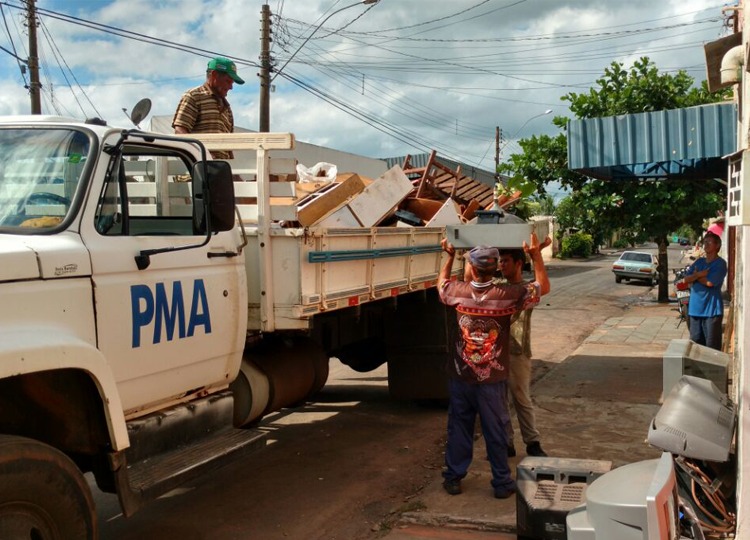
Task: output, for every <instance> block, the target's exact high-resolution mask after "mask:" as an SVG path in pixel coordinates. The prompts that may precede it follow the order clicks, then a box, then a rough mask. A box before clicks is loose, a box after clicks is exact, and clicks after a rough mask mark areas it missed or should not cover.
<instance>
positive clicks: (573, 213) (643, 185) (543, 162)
mask: <svg viewBox="0 0 750 540" xmlns="http://www.w3.org/2000/svg"><path fill="white" fill-rule="evenodd" d="M730 91H731V89H724V90H722V91H719V92H716V93H713V94H712V93H710V92H709V91H708V87H707V85H706V83H705V82H703V83H702V84H701V85H700V86H696V85H694V80H693V78H692V77H691V76H690V75H688V74H687V73H686V72H684V71H678V72H677V73H660V72H659V70H658V69H657V68H656V66H655V65H654V64H653V63H652V62H651V60H650V59H648V58H645V57H644V58H640V59H639V60H637V61H635V62H634V64H633V66H632V67H631V68H629V69H625V67H624V66H623V64H621V63H619V62H612V64H610V66H609V67H607V68H606V69H605V71H604V74H603V76H602V77H600V78H599V79H598V80H597V81H596V84H595V86H594V87H593V88H591V89H590V90H589V91H588V92H584V93H580V94H578V93H569V94H567V95H565V96H564V97H563V100H565V101H568V102H569V103H570V111H571V113H572V114H573V115H574V116H575V118H597V117H604V116H614V115H622V114H632V113H642V112H652V111H660V110H665V109H676V108H682V107H691V106H696V105H702V104H706V103H714V102H718V101H723V100H726V99H728V98H729V97H730V96H731V94H730ZM553 123H554V125H556V126H557V127H558V128H560V133H559V134H558V135H556V136H548V135H542V136H538V137H536V136H535V137H531V138H530V139H524V140H521V141H519V145H520V146H521V148H522V149H523V153H522V154H514V155H511V156H510V158H509V161H508V162H507V163H505V164H503V165H501V167H500V168H501V170H502V172H503V173H504V174H507V175H509V176H522V177H524V178H526V179H528V180H531V181H533V182H535V183H536V184H537V186H538V192H539V193H540V194H543V193H544V192H545V191H544V188H545V186H546V185H548V184H549V183H550V182H559V183H560V184H561V185H562V186H563V187H567V188H569V189H570V191H571V192H572V195H571V196H570V197H569V198H568V199H567V200H565V199H564V200H563V201H561V203H560V204H559V205H558V208H557V209H556V211H555V215H556V216H557V219H558V221H559V223H560V225H561V227H562V228H563V229H566V228H577V229H579V230H582V231H585V232H587V233H589V234H590V235H591V236H592V237H593V239H594V245H599V244H601V243H602V240H603V239H604V238H608V237H609V235H611V233H612V232H613V231H619V232H620V234H622V235H623V237H624V238H625V239H627V241H628V242H631V243H639V242H642V241H645V240H647V239H652V240H654V241H656V242H657V243H658V244H659V245H660V246H666V238H667V236H668V235H670V234H671V232H672V231H675V230H679V229H680V228H681V227H687V228H689V229H692V230H693V231H699V230H700V228H701V226H702V223H703V220H704V219H705V218H708V217H713V216H715V215H716V212H717V211H718V210H719V209H721V208H723V207H724V205H725V201H724V197H725V193H724V188H723V187H722V186H721V185H720V184H719V183H718V182H714V181H712V180H710V179H698V180H685V179H683V180H651V179H636V180H628V181H621V182H616V181H606V182H605V181H600V180H594V179H591V178H587V177H585V176H583V175H581V174H579V173H577V172H574V171H570V170H568V161H567V135H566V133H565V129H566V125H567V118H565V117H562V116H559V117H556V118H555V119H554V121H553ZM686 236H688V237H694V235H686ZM664 249H665V250H666V247H665V248H664ZM664 253H665V254H666V251H664ZM664 257H665V258H666V255H664ZM666 275H667V274H666V272H662V276H666ZM665 283H666V282H665ZM666 294H667V288H666V286H664V287H661V286H660V288H659V300H666Z"/></svg>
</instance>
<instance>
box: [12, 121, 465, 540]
mask: <svg viewBox="0 0 750 540" xmlns="http://www.w3.org/2000/svg"><path fill="white" fill-rule="evenodd" d="M202 138H203V139H204V141H205V142H200V141H199V140H197V139H195V138H189V137H180V136H172V135H160V134H155V133H144V132H141V131H139V130H123V129H118V128H113V127H110V126H106V125H100V124H98V123H84V122H78V121H75V120H71V119H65V118H59V117H47V116H33V117H30V116H26V117H5V118H0V156H2V158H1V160H0V305H2V306H3V309H2V311H0V320H2V324H0V333H1V334H2V337H1V338H0V538H3V539H13V540H15V539H17V538H25V539H28V538H38V539H52V538H63V539H66V540H68V539H73V538H96V537H97V524H96V513H95V511H94V509H93V502H92V496H91V492H90V490H89V488H88V485H87V482H86V481H85V479H84V476H83V475H84V473H88V472H91V473H93V475H94V477H95V479H96V482H97V485H98V486H99V488H100V489H102V490H104V491H107V492H116V493H117V494H118V496H119V500H120V503H121V506H122V509H123V512H124V514H125V515H131V514H133V513H134V512H135V511H136V510H137V509H138V507H139V506H140V505H141V504H142V503H143V502H145V501H147V500H149V499H152V498H154V497H157V496H159V495H161V494H163V493H165V492H167V491H168V490H170V489H173V488H174V487H176V486H177V485H179V484H180V483H182V482H184V481H186V480H188V479H190V478H192V477H193V476H195V475H198V474H202V473H204V472H205V470H206V469H208V468H211V467H216V466H218V465H219V464H221V463H223V461H224V460H225V459H229V458H236V457H238V456H239V455H241V454H242V453H243V452H245V451H247V450H249V449H251V448H254V447H256V446H258V445H262V444H263V436H262V434H261V433H260V432H259V431H257V430H255V429H253V426H254V424H256V423H257V422H258V421H259V419H261V418H262V416H263V415H264V414H267V413H269V412H270V411H274V410H278V409H280V408H283V407H287V406H290V405H293V404H297V403H300V402H302V401H304V400H305V399H306V398H307V397H309V396H310V395H312V394H313V393H315V392H316V391H318V390H319V389H320V388H321V387H322V386H323V385H324V384H325V381H326V378H327V376H328V361H329V358H330V357H332V356H335V357H337V358H339V359H340V360H341V361H342V362H344V363H346V364H348V365H350V366H351V367H353V368H354V369H357V370H360V371H368V370H371V369H374V368H375V367H377V366H379V365H382V363H383V362H386V361H387V362H388V365H389V384H390V386H391V390H392V393H394V394H396V395H397V396H400V397H406V398H435V397H443V396H444V391H445V390H444V386H443V384H442V383H443V379H442V377H443V375H442V371H441V368H442V362H443V358H444V353H445V352H446V314H445V313H446V312H445V310H444V309H443V308H442V306H441V305H440V304H439V302H438V300H437V294H436V291H435V285H436V281H437V275H438V271H439V269H440V264H441V251H440V246H439V244H440V239H441V238H442V236H443V235H444V232H445V231H444V228H442V227H430V228H425V227H423V228H418V227H415V228H402V227H381V228H378V227H373V228H353V229H316V228H315V227H307V228H304V227H284V226H282V225H281V224H282V222H283V221H284V220H288V219H289V215H288V210H289V208H286V210H285V209H284V208H283V207H282V206H278V207H276V206H274V205H272V204H271V199H272V198H273V197H277V196H278V197H290V196H292V195H293V188H294V183H291V182H269V171H270V170H271V169H272V167H273V164H272V160H271V158H270V157H269V153H270V152H271V151H272V150H273V149H288V148H291V147H293V145H294V138H293V136H292V135H291V134H243V135H229V136H213V135H209V136H203V137H202ZM217 148H228V149H235V150H237V151H241V150H253V151H255V152H256V163H255V167H254V169H253V170H250V169H248V170H239V169H238V170H234V171H232V170H231V168H230V167H229V166H228V164H227V163H225V162H217V161H211V160H210V159H208V158H209V154H208V151H210V150H211V149H217ZM207 149H208V151H207ZM233 173H234V174H235V175H240V176H241V177H244V178H245V179H251V180H254V181H243V182H234V181H233ZM235 192H236V200H237V201H240V200H243V201H246V202H247V201H249V202H247V203H246V204H245V203H243V204H237V205H236V204H235ZM285 212H286V214H285ZM276 214H279V215H276ZM459 264H460V263H457V267H456V268H455V269H454V271H455V272H456V273H457V274H458V273H459V272H460V268H459V267H458V265H459Z"/></svg>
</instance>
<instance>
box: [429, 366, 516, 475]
mask: <svg viewBox="0 0 750 540" xmlns="http://www.w3.org/2000/svg"><path fill="white" fill-rule="evenodd" d="M449 389H450V401H449V404H448V442H447V445H446V448H445V472H443V478H445V479H446V480H460V479H462V478H463V477H465V476H466V472H467V471H468V469H469V465H470V464H471V459H472V452H473V450H474V425H475V421H476V416H477V413H478V414H479V421H480V423H481V426H482V434H483V435H484V440H485V444H486V445H487V457H488V458H489V462H490V468H491V470H492V482H491V484H492V487H493V488H495V489H498V488H500V489H506V488H511V487H515V482H514V481H513V478H512V477H511V475H510V467H508V438H507V435H506V433H505V429H504V428H503V426H505V425H506V424H507V423H508V422H509V420H510V418H509V415H508V409H507V408H506V403H507V401H506V393H507V385H506V381H501V382H498V383H488V384H469V383H467V382H464V381H461V380H458V379H453V378H452V379H450V381H449Z"/></svg>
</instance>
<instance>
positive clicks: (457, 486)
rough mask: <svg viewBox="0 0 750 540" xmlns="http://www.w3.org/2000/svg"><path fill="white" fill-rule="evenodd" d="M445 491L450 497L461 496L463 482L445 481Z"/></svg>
mask: <svg viewBox="0 0 750 540" xmlns="http://www.w3.org/2000/svg"><path fill="white" fill-rule="evenodd" d="M443 489H444V490H445V491H446V493H448V495H460V494H461V480H444V481H443Z"/></svg>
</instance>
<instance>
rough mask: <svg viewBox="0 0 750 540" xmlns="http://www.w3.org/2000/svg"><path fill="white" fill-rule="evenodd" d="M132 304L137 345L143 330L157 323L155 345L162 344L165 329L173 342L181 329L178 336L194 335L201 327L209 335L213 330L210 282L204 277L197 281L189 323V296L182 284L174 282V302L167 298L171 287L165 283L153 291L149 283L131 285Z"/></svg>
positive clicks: (134, 346) (134, 337)
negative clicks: (186, 297) (184, 292)
mask: <svg viewBox="0 0 750 540" xmlns="http://www.w3.org/2000/svg"><path fill="white" fill-rule="evenodd" d="M130 305H131V312H132V319H133V338H132V339H133V341H132V343H133V348H134V349H136V348H138V347H140V346H141V329H142V328H144V327H146V326H148V325H150V324H153V325H154V333H153V344H154V345H156V344H157V343H161V338H162V328H164V333H165V334H166V340H167V341H172V340H173V339H174V336H175V330H176V331H177V337H178V339H182V338H185V337H192V336H194V335H195V330H196V328H197V327H199V326H202V327H203V330H204V332H205V333H206V334H210V333H211V313H210V311H209V306H208V295H207V294H206V285H205V284H204V283H203V280H202V279H196V280H195V281H193V298H192V301H191V304H190V316H189V318H187V320H188V324H187V328H186V325H185V321H186V316H185V298H184V295H183V292H182V283H181V282H179V281H175V282H173V283H172V298H171V301H170V299H169V298H168V297H167V286H166V285H165V284H164V283H157V284H156V285H154V290H153V291H152V290H151V288H150V287H149V286H148V285H133V286H131V287H130Z"/></svg>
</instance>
